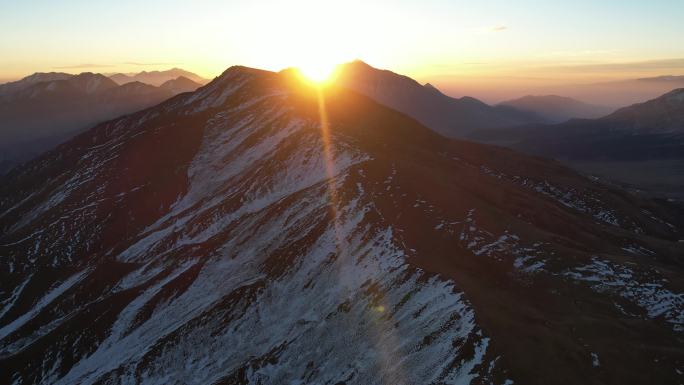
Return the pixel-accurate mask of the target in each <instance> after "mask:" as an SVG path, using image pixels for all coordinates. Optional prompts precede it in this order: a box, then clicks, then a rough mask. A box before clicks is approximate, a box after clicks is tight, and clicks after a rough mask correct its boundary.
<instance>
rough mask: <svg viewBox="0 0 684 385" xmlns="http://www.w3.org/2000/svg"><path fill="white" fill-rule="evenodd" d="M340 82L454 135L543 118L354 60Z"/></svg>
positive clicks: (340, 70)
mask: <svg viewBox="0 0 684 385" xmlns="http://www.w3.org/2000/svg"><path fill="white" fill-rule="evenodd" d="M336 82H337V83H339V84H341V85H343V86H345V87H348V88H350V89H352V90H355V91H357V92H360V93H362V94H364V95H366V96H368V97H370V98H372V99H374V100H376V101H377V102H379V103H381V104H384V105H386V106H388V107H390V108H393V109H395V110H397V111H400V112H403V113H405V114H406V115H408V116H410V117H412V118H414V119H416V120H418V121H419V122H420V123H422V124H424V125H425V126H427V127H430V128H432V129H433V130H435V131H436V132H438V133H440V134H442V135H444V136H446V137H450V138H459V137H464V136H466V135H468V134H469V133H471V132H473V131H477V130H479V129H482V128H494V127H508V126H514V125H519V124H526V123H531V122H540V121H543V119H541V118H540V117H539V116H537V115H536V114H534V113H530V112H523V111H520V110H517V109H515V108H512V107H508V106H494V107H492V106H489V105H487V104H485V103H483V102H481V101H479V100H477V99H475V98H471V97H463V98H460V99H456V98H452V97H449V96H446V95H444V94H442V93H441V92H440V91H439V90H437V88H435V87H434V86H432V85H431V84H426V85H424V86H423V85H420V84H419V83H418V82H416V81H415V80H413V79H411V78H409V77H406V76H402V75H398V74H395V73H394V72H391V71H386V70H379V69H377V68H373V67H371V66H369V65H368V64H366V63H364V62H361V61H354V62H351V63H348V64H344V65H341V66H340V67H339V68H338V77H337V79H336Z"/></svg>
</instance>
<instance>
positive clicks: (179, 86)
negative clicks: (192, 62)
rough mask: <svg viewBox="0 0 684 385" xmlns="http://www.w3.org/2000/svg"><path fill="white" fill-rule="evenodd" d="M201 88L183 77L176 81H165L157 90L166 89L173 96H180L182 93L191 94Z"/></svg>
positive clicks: (198, 84)
mask: <svg viewBox="0 0 684 385" xmlns="http://www.w3.org/2000/svg"><path fill="white" fill-rule="evenodd" d="M200 87H202V85H201V84H200V83H197V82H194V81H192V80H190V79H188V78H186V77H185V76H179V77H178V78H176V79H172V80H167V81H166V82H164V84H162V85H161V86H159V88H163V89H167V90H169V91H171V92H173V94H174V95H177V94H181V93H183V92H192V91H195V90H196V89H198V88H200Z"/></svg>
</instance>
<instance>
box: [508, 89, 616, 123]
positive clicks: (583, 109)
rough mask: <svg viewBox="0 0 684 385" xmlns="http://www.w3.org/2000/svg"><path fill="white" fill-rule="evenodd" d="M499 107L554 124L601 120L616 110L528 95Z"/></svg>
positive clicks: (546, 96)
mask: <svg viewBox="0 0 684 385" xmlns="http://www.w3.org/2000/svg"><path fill="white" fill-rule="evenodd" d="M499 105H502V106H510V107H513V108H516V109H518V110H521V111H528V112H531V113H534V114H537V115H538V116H541V117H542V118H544V119H546V120H547V121H549V122H554V123H561V122H565V121H566V120H569V119H571V118H584V119H591V118H599V117H602V116H605V115H608V114H609V113H611V112H613V111H614V110H615V109H614V108H610V107H604V106H597V105H593V104H587V103H583V102H581V101H579V100H576V99H572V98H568V97H563V96H558V95H527V96H523V97H521V98H518V99H513V100H508V101H504V102H501V103H499Z"/></svg>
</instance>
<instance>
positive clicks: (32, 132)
mask: <svg viewBox="0 0 684 385" xmlns="http://www.w3.org/2000/svg"><path fill="white" fill-rule="evenodd" d="M193 87H194V88H193ZM197 87H199V85H198V84H196V83H193V82H192V81H190V80H189V79H186V78H179V79H176V80H174V81H169V82H168V83H167V85H166V86H165V87H155V86H151V85H147V84H143V83H140V82H130V83H127V84H124V85H122V86H119V85H117V84H116V83H115V82H114V81H113V80H111V79H109V78H108V77H106V76H104V75H101V74H93V73H82V74H79V75H68V74H60V73H52V74H34V75H31V76H29V77H26V78H24V79H22V80H20V81H18V82H14V83H7V84H5V85H0V122H2V124H1V125H0V173H3V172H4V171H6V169H9V168H11V167H12V166H14V165H15V164H17V163H19V162H23V161H26V160H28V159H30V158H32V157H34V156H36V155H38V154H40V153H42V152H43V151H46V150H48V149H50V148H52V147H54V146H55V145H57V144H58V143H60V142H62V141H64V140H66V139H68V138H70V137H72V136H74V135H75V134H77V133H78V132H81V131H82V130H84V129H86V128H88V127H90V126H92V125H94V124H96V123H99V122H102V121H105V120H108V119H112V118H115V117H118V116H121V115H123V114H127V113H131V112H134V111H138V110H141V109H144V108H147V107H150V106H153V105H155V104H158V103H160V102H162V101H164V100H166V99H168V98H170V97H172V96H174V95H176V94H178V93H180V92H187V91H189V90H193V91H194V90H195V89H196V88H197ZM3 163H4V164H3Z"/></svg>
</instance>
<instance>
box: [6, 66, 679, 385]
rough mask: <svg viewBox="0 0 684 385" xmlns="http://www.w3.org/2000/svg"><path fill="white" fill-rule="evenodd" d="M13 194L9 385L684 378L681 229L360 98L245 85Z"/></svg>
mask: <svg viewBox="0 0 684 385" xmlns="http://www.w3.org/2000/svg"><path fill="white" fill-rule="evenodd" d="M321 101H323V102H321ZM323 112H324V113H323ZM322 116H323V117H322ZM2 181H3V183H0V229H2V232H0V234H1V235H0V252H2V253H3V255H5V256H6V258H4V259H3V260H2V261H0V277H1V278H2V279H0V289H2V290H1V291H0V293H1V294H0V295H2V296H3V297H1V298H2V300H3V302H2V303H3V308H2V310H1V311H0V313H1V314H0V364H2V366H3V367H4V368H7V370H6V371H3V372H2V373H0V380H2V381H3V382H10V381H13V382H14V381H17V382H27V383H31V382H40V381H46V382H53V383H57V384H61V383H63V384H68V383H84V384H89V383H120V382H128V381H130V382H144V383H149V384H152V383H166V382H168V379H169V378H175V379H179V381H185V382H187V383H259V382H262V383H263V382H272V383H288V382H291V381H300V383H304V384H313V383H326V382H328V383H339V382H340V381H344V382H357V383H368V384H382V383H401V382H407V383H422V382H434V383H440V382H441V383H458V382H464V383H472V384H489V383H493V384H497V385H498V384H510V382H511V381H514V382H515V383H529V384H548V383H557V384H574V383H577V382H578V381H582V380H583V381H595V382H599V381H600V382H603V383H609V384H618V383H620V384H637V383H643V382H644V381H646V380H649V379H650V380H655V381H657V382H673V381H677V380H678V379H680V378H681V377H680V376H681V375H678V374H677V371H676V370H677V368H678V367H679V365H680V363H681V362H682V360H683V359H684V357H683V356H682V354H681V353H680V352H679V351H678V349H677V346H678V344H679V342H680V338H681V336H680V335H679V334H677V333H678V332H677V330H679V328H681V327H684V326H683V325H684V319H681V314H682V309H683V308H684V303H682V300H681V294H679V293H681V291H682V288H683V286H684V283H683V282H682V281H681V274H680V273H681V269H682V261H681V248H682V245H680V244H679V243H677V239H680V238H681V236H682V224H681V223H679V222H678V220H681V217H679V216H678V215H677V214H676V213H675V212H673V211H672V210H671V209H670V208H669V207H667V206H662V205H661V204H659V203H655V202H652V201H647V200H643V199H642V198H640V197H638V196H633V195H630V194H627V193H625V192H621V191H617V190H613V189H611V188H607V187H606V186H604V185H602V184H600V183H597V182H594V181H592V180H590V179H587V178H584V177H582V176H580V175H578V174H577V173H575V172H573V171H572V170H569V169H567V168H565V167H562V166H561V165H560V164H558V163H556V162H552V161H548V160H544V159H540V158H534V157H529V156H525V155H522V154H517V153H515V152H513V151H510V150H508V149H503V148H497V147H492V146H485V145H479V144H475V143H470V142H466V141H460V140H448V139H445V138H444V137H442V136H440V135H438V134H436V133H434V132H433V131H432V130H431V129H429V128H427V127H424V126H422V125H420V124H419V123H417V122H416V121H415V120H414V119H412V118H409V117H407V116H405V115H404V114H401V113H398V112H397V111H394V110H392V109H390V108H388V107H385V106H383V105H381V104H379V103H377V102H375V101H373V100H372V99H369V98H368V97H366V96H364V95H361V94H359V93H356V92H352V91H350V90H346V89H344V88H338V87H332V88H328V89H322V90H321V89H315V88H310V87H306V86H304V85H302V83H301V82H298V80H297V79H295V78H293V77H292V76H290V74H288V73H287V72H285V73H279V74H277V73H272V72H267V71H261V70H251V69H245V68H244V67H231V68H229V69H228V70H226V71H225V72H224V73H223V74H222V75H221V76H219V77H218V78H216V79H215V80H214V81H213V82H211V83H210V84H208V85H207V86H205V87H203V88H201V89H199V90H197V91H195V92H194V93H185V94H180V95H177V96H175V97H173V98H172V99H169V100H167V101H165V102H163V103H162V104H160V105H158V106H155V107H151V108H149V109H146V110H143V111H139V112H136V113H133V114H131V115H128V116H124V117H121V118H118V119H114V120H112V121H108V122H105V123H102V124H100V125H97V126H95V127H93V128H92V129H91V130H89V131H86V132H84V133H82V134H80V135H78V136H77V137H75V138H73V139H72V140H70V141H69V142H67V143H65V144H62V145H60V146H59V147H58V148H56V149H55V150H53V151H51V152H49V153H47V154H45V155H43V156H41V157H40V158H38V159H36V160H34V161H32V162H30V163H28V164H26V165H23V166H20V167H18V168H17V169H15V170H13V171H12V172H10V173H9V174H8V175H7V176H5V177H4V178H3V179H2ZM668 223H670V224H669V225H668ZM64 233H69V234H71V236H70V237H69V238H68V239H65V237H63V234H64ZM637 262H638V263H637ZM596 276H600V277H602V279H603V282H606V285H607V287H603V286H600V285H597V284H596V281H595V277H596ZM571 325H572V328H570V326H571ZM85 326H87V328H85V330H87V332H85V333H84V327H85ZM512 331H513V332H512ZM606 336H610V338H606ZM255 341H258V343H255ZM644 345H647V346H649V347H650V348H649V349H642V350H640V354H639V355H626V354H624V352H625V351H634V350H632V349H633V348H636V347H639V346H644ZM662 351H668V352H670V354H668V356H666V357H663V356H662V354H661V352H662ZM594 357H597V358H598V359H600V362H601V366H600V368H599V367H597V366H596V365H595V364H594V362H595V359H594ZM541 361H544V362H545V365H543V366H541V367H540V366H539V364H538V363H539V362H541ZM179 362H183V363H185V365H179ZM32 368H41V369H40V370H33V369H32Z"/></svg>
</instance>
